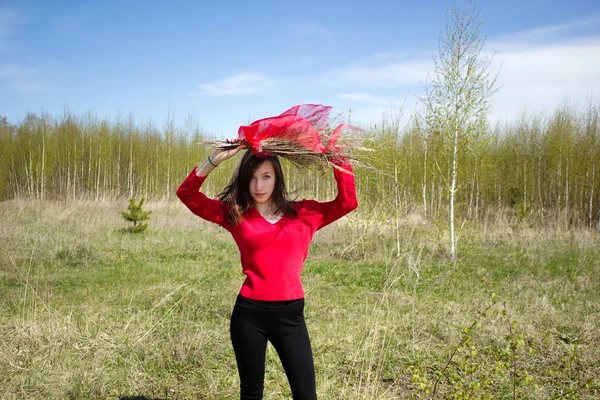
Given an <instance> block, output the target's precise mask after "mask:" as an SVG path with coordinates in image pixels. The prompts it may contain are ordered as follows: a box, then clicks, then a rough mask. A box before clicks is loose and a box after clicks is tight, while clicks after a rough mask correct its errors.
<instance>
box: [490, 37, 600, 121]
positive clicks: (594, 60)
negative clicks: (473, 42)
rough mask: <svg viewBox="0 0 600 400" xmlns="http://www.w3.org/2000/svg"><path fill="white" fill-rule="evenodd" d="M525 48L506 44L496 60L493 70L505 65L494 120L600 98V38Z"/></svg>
mask: <svg viewBox="0 0 600 400" xmlns="http://www.w3.org/2000/svg"><path fill="white" fill-rule="evenodd" d="M525 44H526V47H523V46H522V42H521V43H516V44H515V45H514V46H512V45H511V44H510V43H509V42H505V43H504V45H503V49H505V50H503V51H499V52H498V53H496V55H495V56H494V64H493V68H499V67H500V63H502V69H501V70H500V74H499V76H498V85H499V87H500V89H499V91H498V93H497V94H496V95H495V96H494V98H493V99H492V100H493V103H494V105H493V117H494V118H498V117H500V116H503V117H509V118H514V117H515V116H517V115H518V114H520V113H521V112H522V111H523V110H527V111H530V112H539V111H541V110H547V109H550V110H552V109H554V108H555V107H557V106H559V105H560V104H561V103H562V102H563V101H564V100H565V99H566V98H581V99H584V98H587V97H588V96H590V95H596V96H598V94H600V68H598V65H600V36H597V37H591V38H586V39H572V40H571V41H569V42H561V43H554V44H531V43H525ZM511 48H512V49H513V50H510V49H511Z"/></svg>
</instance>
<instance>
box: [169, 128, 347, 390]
mask: <svg viewBox="0 0 600 400" xmlns="http://www.w3.org/2000/svg"><path fill="white" fill-rule="evenodd" d="M230 143H236V144H237V143H239V140H238V139H233V140H231V141H230ZM242 148H243V146H242V145H240V146H239V147H237V148H234V149H230V150H215V151H214V152H213V153H212V154H211V155H210V156H209V157H208V158H207V159H206V160H205V161H204V162H203V163H202V164H200V166H199V167H196V168H194V169H193V171H192V172H191V173H190V175H189V176H188V177H187V178H186V179H185V180H184V181H183V183H182V184H181V186H180V187H179V189H178V190H177V195H178V196H179V198H180V199H181V201H182V202H183V203H184V204H185V205H186V206H187V207H188V208H189V209H190V210H191V211H192V212H193V213H194V214H196V215H198V216H200V217H201V218H203V219H205V220H207V221H211V222H214V223H217V224H219V225H220V226H222V227H223V228H225V229H227V230H228V231H229V232H230V233H231V235H232V236H233V238H234V240H235V242H236V243H237V245H238V248H239V250H240V258H241V264H242V269H243V273H244V274H245V275H246V280H245V282H244V284H243V285H242V288H241V290H240V293H239V295H238V297H237V300H236V303H235V306H234V308H233V313H232V315H231V325H230V332H231V342H232V344H233V349H234V352H235V357H236V361H237V365H238V372H239V375H240V383H241V398H242V399H262V396H263V386H264V385H263V384H264V373H265V352H266V345H267V341H270V342H271V343H272V345H273V347H274V348H275V349H276V351H277V353H278V354H279V358H280V359H281V363H282V365H283V368H284V369H285V372H286V375H287V377H288V381H289V383H290V386H291V390H292V394H293V397H294V399H316V398H317V395H316V387H315V371H314V363H313V357H312V350H311V346H310V340H309V336H308V331H307V329H306V324H305V321H304V292H303V289H302V283H301V280H300V273H301V271H302V267H303V263H304V260H305V259H306V257H307V255H308V248H309V246H310V242H311V240H312V237H313V236H314V234H315V232H316V231H317V230H318V229H321V228H322V227H324V226H325V225H327V224H329V223H331V222H333V221H335V220H337V219H339V218H341V217H342V216H344V215H346V214H347V213H349V212H350V211H352V210H354V209H355V208H356V207H357V201H356V189H355V186H354V177H353V175H352V174H351V173H346V172H343V171H341V170H338V169H337V168H336V169H334V176H335V179H336V181H337V187H338V194H337V196H336V198H335V200H333V201H330V202H324V203H321V202H317V201H313V200H304V201H300V202H291V201H289V200H288V198H287V192H286V188H285V182H284V179H283V173H282V171H281V165H280V163H279V160H278V158H277V156H276V155H270V156H266V157H263V158H261V157H258V156H256V155H254V154H253V153H252V152H251V151H246V153H245V154H244V156H243V157H242V159H241V161H240V163H239V165H238V168H237V170H236V172H235V173H234V175H233V177H232V179H231V182H230V184H229V186H228V187H227V188H226V189H225V190H224V191H223V192H222V193H221V194H220V195H219V198H218V199H209V198H208V197H206V196H205V195H204V194H202V193H201V192H200V191H199V189H200V187H201V186H202V183H203V182H204V180H205V179H206V177H207V176H208V174H209V173H210V172H211V171H212V170H213V169H214V168H216V167H218V165H219V164H220V163H222V162H223V161H225V160H227V159H229V158H231V157H232V156H234V155H235V154H236V153H237V152H239V151H240V150H241V149H242ZM335 163H336V164H338V165H339V166H341V167H342V168H343V169H345V170H347V171H352V169H351V166H350V164H346V163H344V162H342V161H341V160H337V161H335Z"/></svg>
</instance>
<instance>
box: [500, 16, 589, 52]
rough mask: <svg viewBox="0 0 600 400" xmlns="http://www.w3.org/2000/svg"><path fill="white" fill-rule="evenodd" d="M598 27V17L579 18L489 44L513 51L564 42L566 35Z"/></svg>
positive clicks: (520, 33)
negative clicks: (518, 47)
mask: <svg viewBox="0 0 600 400" xmlns="http://www.w3.org/2000/svg"><path fill="white" fill-rule="evenodd" d="M598 25H600V16H592V17H586V18H580V19H576V20H572V21H567V22H563V23H559V24H554V25H546V26H541V27H537V28H532V29H527V30H523V31H518V32H513V33H510V34H507V35H503V36H500V37H498V38H496V39H495V40H494V41H492V42H490V43H489V44H490V45H491V46H492V47H493V48H495V49H497V50H500V48H503V49H504V48H505V46H506V45H509V46H512V48H513V49H514V48H515V46H530V45H532V44H536V43H537V44H540V43H544V42H545V43H549V42H552V41H553V42H554V43H556V42H557V40H564V39H565V38H566V37H567V36H568V35H570V36H571V37H572V36H573V34H574V33H576V32H577V31H581V30H584V29H586V28H589V27H593V26H598Z"/></svg>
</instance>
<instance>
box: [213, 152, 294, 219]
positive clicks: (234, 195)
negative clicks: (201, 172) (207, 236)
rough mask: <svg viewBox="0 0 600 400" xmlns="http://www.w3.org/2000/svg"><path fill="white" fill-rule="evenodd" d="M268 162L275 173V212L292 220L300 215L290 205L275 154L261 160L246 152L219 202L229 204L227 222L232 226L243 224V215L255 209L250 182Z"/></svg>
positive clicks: (272, 197)
mask: <svg viewBox="0 0 600 400" xmlns="http://www.w3.org/2000/svg"><path fill="white" fill-rule="evenodd" d="M266 161H269V162H271V165H273V170H274V171H275V187H274V188H273V194H272V195H271V199H272V201H273V203H272V206H273V207H274V208H275V210H274V211H277V212H280V213H283V214H284V215H285V216H287V217H292V218H293V217H295V216H296V215H297V214H298V213H297V212H296V210H294V209H293V208H292V205H291V204H290V200H289V198H288V193H287V189H286V188H285V181H284V179H283V171H282V170H281V164H280V163H279V158H278V157H277V155H275V154H273V155H270V156H267V157H264V158H261V157H257V156H255V155H254V154H252V152H251V151H246V153H245V154H244V156H243V157H242V159H241V160H240V163H239V164H238V166H237V169H236V171H235V172H234V173H233V176H232V177H231V181H230V182H229V185H227V187H226V188H225V190H223V191H222V192H221V193H220V194H219V196H218V197H219V200H221V201H223V202H225V203H227V221H228V222H229V223H230V224H232V225H239V224H241V223H242V221H243V219H244V218H243V214H244V213H246V212H248V211H250V209H252V207H254V199H253V198H252V196H251V195H250V180H251V179H252V176H253V175H254V172H255V171H256V169H257V168H258V167H259V166H260V165H261V164H262V163H264V162H266Z"/></svg>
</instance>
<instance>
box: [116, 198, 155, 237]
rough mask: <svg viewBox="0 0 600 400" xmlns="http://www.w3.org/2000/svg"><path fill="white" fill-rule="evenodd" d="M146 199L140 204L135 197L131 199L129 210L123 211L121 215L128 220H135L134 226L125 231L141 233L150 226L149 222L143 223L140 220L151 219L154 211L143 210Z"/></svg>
mask: <svg viewBox="0 0 600 400" xmlns="http://www.w3.org/2000/svg"><path fill="white" fill-rule="evenodd" d="M144 200H145V199H143V198H142V199H141V200H140V202H139V204H136V202H135V199H129V207H128V210H129V212H126V211H121V215H122V216H123V218H124V219H125V220H126V221H130V222H133V226H130V227H129V228H127V229H124V231H125V232H132V233H139V232H143V231H145V230H146V229H147V228H148V224H147V223H145V224H142V223H140V221H146V220H149V219H150V216H149V215H150V213H152V211H144V210H142V206H143V204H144Z"/></svg>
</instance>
